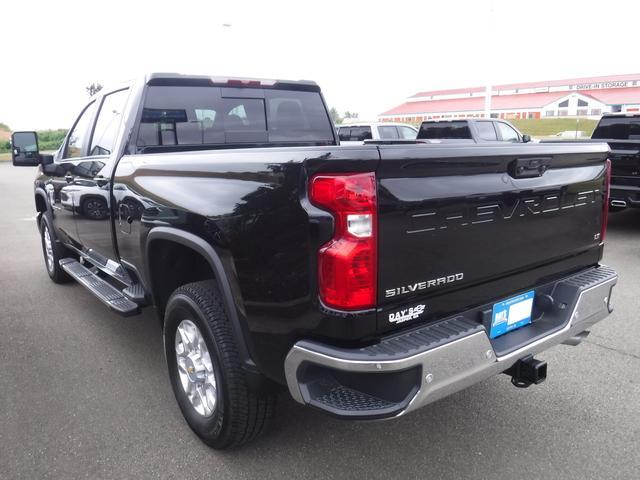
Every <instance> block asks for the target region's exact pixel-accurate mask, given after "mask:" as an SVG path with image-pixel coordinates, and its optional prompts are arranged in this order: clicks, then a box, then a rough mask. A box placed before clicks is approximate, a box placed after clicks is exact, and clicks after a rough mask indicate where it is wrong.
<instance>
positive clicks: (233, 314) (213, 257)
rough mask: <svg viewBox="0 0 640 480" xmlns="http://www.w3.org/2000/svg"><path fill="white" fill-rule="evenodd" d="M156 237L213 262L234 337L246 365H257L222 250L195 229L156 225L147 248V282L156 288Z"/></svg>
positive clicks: (145, 266)
mask: <svg viewBox="0 0 640 480" xmlns="http://www.w3.org/2000/svg"><path fill="white" fill-rule="evenodd" d="M154 240H168V241H172V242H176V243H179V244H180V245H183V246H185V247H187V248H190V249H192V250H194V251H195V252H197V253H199V254H200V255H201V256H203V257H204V258H205V259H206V260H207V262H209V266H210V267H211V270H212V271H213V274H214V276H215V280H216V282H217V284H218V289H219V290H220V293H221V294H222V301H223V303H224V307H225V310H226V313H227V318H228V319H229V322H230V324H231V330H232V332H233V335H234V337H235V338H236V344H237V346H238V351H239V353H240V360H241V362H242V364H243V365H245V366H246V367H253V369H255V363H254V362H253V360H252V359H251V356H250V354H249V348H248V344H247V336H248V335H247V334H245V330H244V329H243V328H242V324H241V323H240V317H239V316H238V311H237V309H236V304H235V300H234V297H233V293H232V291H231V284H230V283H229V279H228V278H227V275H226V273H225V270H224V266H223V264H222V260H221V259H220V256H219V255H218V253H217V252H216V251H215V250H214V248H213V247H212V246H211V245H210V244H209V243H208V242H207V241H206V240H204V239H203V238H201V237H199V236H197V235H194V234H193V233H189V232H186V231H184V230H179V229H177V228H172V227H162V226H160V227H155V228H153V229H152V230H151V231H150V232H149V234H148V235H147V239H146V244H145V252H144V259H145V265H144V270H145V276H146V277H147V284H148V285H149V287H150V289H151V290H152V291H153V279H152V278H151V271H150V260H149V245H150V244H151V243H152V242H153V241H154Z"/></svg>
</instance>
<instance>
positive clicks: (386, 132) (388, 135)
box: [378, 125, 399, 140]
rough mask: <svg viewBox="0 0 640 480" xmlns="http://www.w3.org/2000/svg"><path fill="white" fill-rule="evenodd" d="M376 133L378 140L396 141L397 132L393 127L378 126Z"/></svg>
mask: <svg viewBox="0 0 640 480" xmlns="http://www.w3.org/2000/svg"><path fill="white" fill-rule="evenodd" d="M378 133H379V134H380V140H397V139H398V138H399V137H398V130H396V127H394V126H393V125H384V126H382V125H379V126H378Z"/></svg>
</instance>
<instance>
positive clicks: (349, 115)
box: [344, 110, 359, 119]
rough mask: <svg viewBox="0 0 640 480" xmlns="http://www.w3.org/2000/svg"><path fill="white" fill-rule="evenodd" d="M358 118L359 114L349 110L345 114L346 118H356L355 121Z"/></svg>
mask: <svg viewBox="0 0 640 480" xmlns="http://www.w3.org/2000/svg"><path fill="white" fill-rule="evenodd" d="M358 116H359V115H358V114H357V113H355V112H350V111H348V110H347V111H346V112H344V118H354V119H355V118H358Z"/></svg>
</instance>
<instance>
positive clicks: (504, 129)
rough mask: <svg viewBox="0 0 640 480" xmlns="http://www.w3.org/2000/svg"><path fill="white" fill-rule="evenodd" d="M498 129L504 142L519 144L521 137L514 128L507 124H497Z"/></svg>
mask: <svg viewBox="0 0 640 480" xmlns="http://www.w3.org/2000/svg"><path fill="white" fill-rule="evenodd" d="M496 127H498V131H499V132H500V136H502V141H503V142H519V141H520V136H519V135H518V132H516V131H515V130H514V129H513V128H511V127H510V126H509V125H507V124H506V123H502V122H496Z"/></svg>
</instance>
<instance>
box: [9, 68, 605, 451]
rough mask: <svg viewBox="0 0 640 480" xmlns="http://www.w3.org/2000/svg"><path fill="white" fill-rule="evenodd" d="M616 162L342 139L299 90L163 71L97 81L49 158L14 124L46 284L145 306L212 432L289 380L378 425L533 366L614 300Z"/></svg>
mask: <svg viewBox="0 0 640 480" xmlns="http://www.w3.org/2000/svg"><path fill="white" fill-rule="evenodd" d="M608 155H609V149H608V147H607V145H606V144H595V143H594V144H576V145H560V144H558V145H534V144H531V145H522V144H513V145H512V144H504V145H494V144H492V145H428V144H407V143H406V142H405V143H401V144H398V145H393V144H385V145H359V146H340V145H338V140H337V136H336V132H335V129H334V128H333V126H332V123H331V120H330V117H329V115H328V113H327V109H326V105H325V103H324V100H323V98H322V95H321V92H320V89H319V88H318V86H317V85H316V84H314V83H311V82H288V81H269V80H247V79H227V78H217V77H216V78H212V77H202V76H182V75H176V74H153V75H150V76H147V77H145V78H144V79H140V81H137V82H133V83H130V84H127V85H123V86H121V87H119V88H116V89H105V90H103V91H102V92H100V94H99V95H97V96H95V97H93V98H91V100H90V101H89V102H88V103H87V105H86V106H85V107H84V109H83V110H82V112H81V113H80V115H79V116H78V119H77V120H76V122H75V124H74V125H73V127H72V128H71V130H70V131H69V134H68V136H67V138H66V140H65V142H64V144H63V146H62V147H61V148H60V150H59V151H58V152H57V153H56V154H55V155H53V156H50V155H41V154H40V153H39V151H38V144H37V137H36V135H35V134H34V133H33V132H19V133H15V134H14V136H13V162H14V165H18V166H27V165H31V166H37V175H36V179H35V190H34V199H35V208H36V210H37V213H38V225H39V231H40V235H41V239H42V250H43V253H44V259H45V265H46V269H47V272H48V274H49V276H50V277H51V279H52V280H53V281H54V282H63V281H66V280H71V279H73V280H76V281H77V282H78V283H80V284H81V285H82V286H84V287H85V288H87V289H88V290H89V291H90V292H91V293H92V294H94V295H95V296H96V297H97V299H99V300H101V301H102V302H104V303H105V304H106V305H107V306H108V307H109V308H110V309H111V310H113V311H114V312H117V313H119V314H121V315H124V316H128V315H134V314H137V313H139V312H140V309H141V308H143V307H145V306H152V307H153V308H155V310H156V311H157V314H158V318H159V321H160V324H161V327H162V329H163V341H164V346H165V353H166V359H167V365H168V370H169V377H170V379H171V383H172V387H173V390H174V392H175V395H176V399H177V401H178V404H179V406H180V409H181V410H182V413H183V414H184V416H185V418H186V420H187V422H188V424H189V425H190V426H191V428H192V429H193V430H194V431H195V432H196V433H197V434H198V435H199V436H200V437H201V438H202V439H203V440H204V441H205V442H206V443H207V444H209V445H211V446H213V447H215V448H227V447H232V446H238V445H240V444H242V443H244V442H246V441H248V440H250V439H252V438H253V437H255V436H256V435H257V434H258V433H259V432H260V431H262V430H263V429H264V427H265V426H266V425H267V423H268V421H269V419H270V417H271V415H272V413H273V410H274V401H275V398H276V396H277V394H278V393H279V392H280V391H281V390H283V389H287V390H288V392H289V393H290V394H291V396H292V397H293V398H294V399H295V400H297V401H298V402H300V403H302V404H307V405H311V406H313V407H314V408H317V409H320V410H322V411H324V412H327V413H329V414H332V415H335V416H338V417H342V418H351V419H381V418H390V417H396V416H399V415H403V414H405V413H407V412H410V411H413V410H415V409H417V408H419V407H422V406H424V405H426V404H428V403H430V402H433V401H435V400H437V399H440V398H442V397H445V396H447V395H450V394H452V393H454V392H456V391H459V390H461V389H463V388H466V387H468V386H470V385H472V384H474V383H477V382H479V381H482V380H484V379H486V378H488V377H490V376H492V375H495V374H498V373H503V372H504V373H507V374H508V375H509V376H510V377H511V381H512V382H513V383H514V385H516V386H519V387H526V386H529V385H531V384H535V383H540V382H541V381H543V380H544V378H545V376H546V370H547V365H546V363H545V362H544V361H542V360H539V359H535V358H534V355H536V354H538V353H539V352H541V351H543V350H545V349H547V348H549V347H551V346H554V345H557V344H560V343H569V344H577V343H579V342H580V340H581V339H582V338H583V337H584V336H585V335H586V334H587V332H586V331H587V329H588V328H589V327H590V326H591V325H593V324H594V323H596V322H598V321H600V320H602V319H604V318H605V317H607V316H608V315H609V313H610V311H611V308H612V307H611V303H610V298H611V292H612V288H613V286H614V285H615V284H616V282H617V275H616V273H615V272H614V271H613V270H612V269H610V268H608V267H606V266H602V265H600V264H599V262H600V260H601V258H602V251H603V245H604V237H605V228H606V215H607V211H608V210H607V208H606V205H607V203H608V201H607V195H608V175H609V173H608V172H609V162H608V160H607V156H608ZM558 368H562V366H558ZM523 414H525V413H523Z"/></svg>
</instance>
